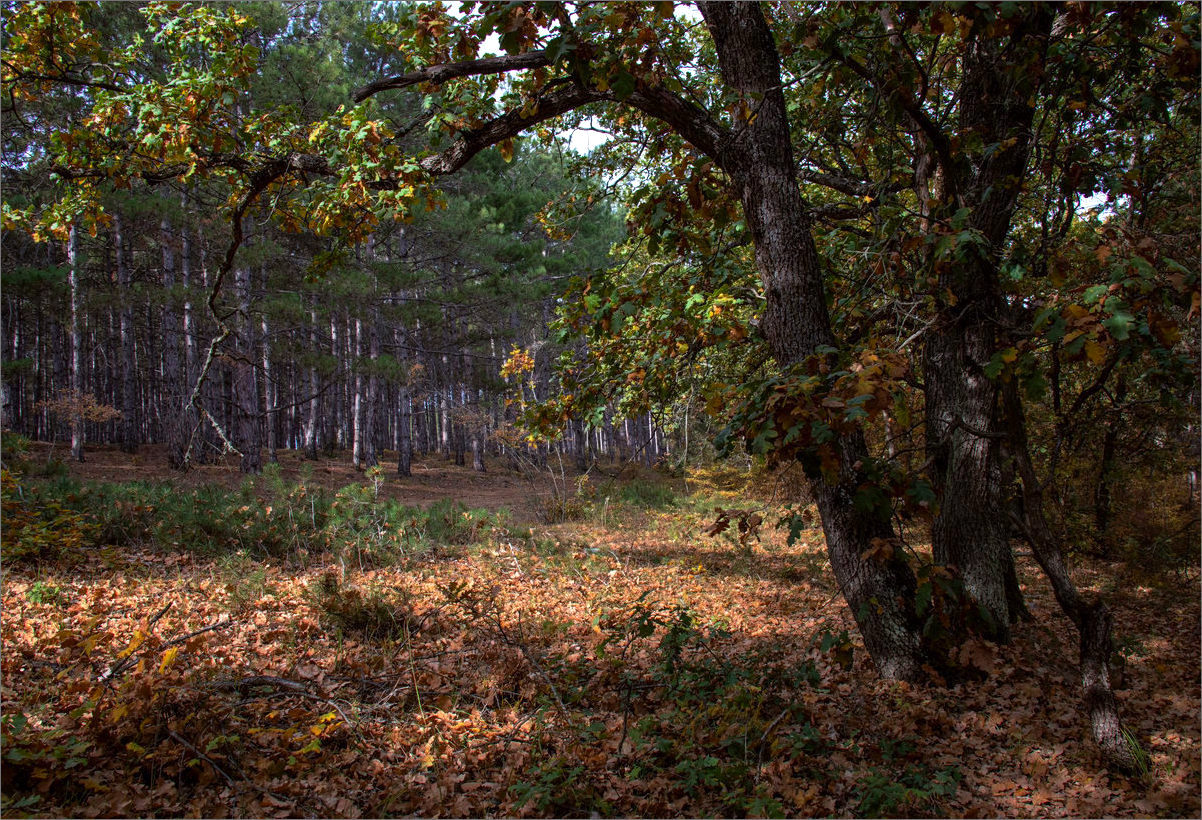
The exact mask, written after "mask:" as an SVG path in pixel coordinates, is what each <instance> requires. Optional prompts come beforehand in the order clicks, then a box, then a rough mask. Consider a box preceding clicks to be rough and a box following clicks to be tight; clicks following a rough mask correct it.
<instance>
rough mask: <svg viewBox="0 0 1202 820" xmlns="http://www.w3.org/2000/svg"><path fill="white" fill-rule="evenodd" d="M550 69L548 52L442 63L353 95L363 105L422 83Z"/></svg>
mask: <svg viewBox="0 0 1202 820" xmlns="http://www.w3.org/2000/svg"><path fill="white" fill-rule="evenodd" d="M549 65H551V59H550V58H549V57H548V56H547V53H546V52H545V51H527V52H526V53H525V54H513V55H508V56H505V57H483V58H481V59H479V60H465V61H463V62H460V63H442V64H441V65H431V66H426V67H425V68H421V69H418V70H417V71H410V72H409V73H408V74H398V75H397V76H395V77H389V78H388V79H385V80H376V81H375V82H374V83H369V84H368V85H365V86H363V88H360V89H359V90H358V91H356V92H355V93H354V94H353V95H351V98H352V99H353V100H354V101H355V102H363V101H364V100H366V99H367V98H368V97H371V96H374V95H376V94H379V93H380V92H381V91H388V90H391V89H399V88H410V87H412V86H415V85H421V84H423V83H429V84H432V85H442V84H443V83H445V82H447V81H449V80H457V79H460V78H462V77H480V76H483V75H485V74H505V73H507V72H510V71H522V70H525V69H528V68H545V67H546V66H549Z"/></svg>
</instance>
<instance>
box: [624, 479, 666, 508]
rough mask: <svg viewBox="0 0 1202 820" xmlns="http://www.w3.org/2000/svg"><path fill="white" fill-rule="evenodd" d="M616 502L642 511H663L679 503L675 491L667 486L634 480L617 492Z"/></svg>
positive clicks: (656, 482) (654, 482) (660, 483)
mask: <svg viewBox="0 0 1202 820" xmlns="http://www.w3.org/2000/svg"><path fill="white" fill-rule="evenodd" d="M617 497H618V501H620V502H621V503H623V504H628V505H630V506H631V507H637V508H639V509H644V510H663V509H668V508H669V507H675V506H676V505H677V504H679V503H680V498H679V497H678V496H677V494H676V491H675V490H673V489H672V488H671V487H670V486H668V485H667V484H664V483H662V482H658V481H648V480H647V479H643V478H635V479H634V480H632V481H628V482H626V483H625V484H623V485H622V486H621V488H620V489H619V490H618V496H617Z"/></svg>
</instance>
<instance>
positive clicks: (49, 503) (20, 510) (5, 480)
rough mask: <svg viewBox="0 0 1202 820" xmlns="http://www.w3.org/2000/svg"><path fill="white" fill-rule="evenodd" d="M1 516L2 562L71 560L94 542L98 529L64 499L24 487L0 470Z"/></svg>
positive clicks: (40, 490) (38, 488)
mask: <svg viewBox="0 0 1202 820" xmlns="http://www.w3.org/2000/svg"><path fill="white" fill-rule="evenodd" d="M0 514H2V516H3V520H4V543H3V546H2V547H0V550H2V554H3V557H4V560H7V561H13V560H17V561H34V560H42V559H46V560H49V559H54V558H57V557H59V556H62V555H67V556H72V555H74V554H75V553H77V552H78V551H79V550H80V549H82V548H83V547H85V546H88V545H89V544H91V543H92V541H93V539H94V538H95V535H96V532H97V527H96V524H95V523H93V522H92V521H91V520H89V518H88V517H87V516H85V515H83V514H81V513H79V512H77V511H75V510H74V509H72V508H71V506H69V504H68V502H67V500H66V499H63V498H60V497H58V496H57V495H56V494H55V493H53V492H49V493H47V492H44V491H43V489H42V488H41V487H37V486H30V487H26V486H24V485H23V484H22V482H21V481H20V480H18V478H17V477H16V476H14V475H13V474H12V473H10V472H9V471H8V470H7V469H0Z"/></svg>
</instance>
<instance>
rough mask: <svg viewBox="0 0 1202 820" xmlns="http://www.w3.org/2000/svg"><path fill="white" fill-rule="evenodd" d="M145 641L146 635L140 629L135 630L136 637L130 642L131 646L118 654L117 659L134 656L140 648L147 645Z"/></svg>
mask: <svg viewBox="0 0 1202 820" xmlns="http://www.w3.org/2000/svg"><path fill="white" fill-rule="evenodd" d="M145 641H146V633H145V632H143V631H142V630H140V629H135V630H134V637H133V639H132V640H130V642H129V646H127V647H125V648H124V649H122V650H121V651H120V652H119V653H118V654H117V659H118V660H121V659H123V658H128V657H129V656H130V655H132V654H134V652H137V651H138V647H139V646H141V645H142V644H143V643H145Z"/></svg>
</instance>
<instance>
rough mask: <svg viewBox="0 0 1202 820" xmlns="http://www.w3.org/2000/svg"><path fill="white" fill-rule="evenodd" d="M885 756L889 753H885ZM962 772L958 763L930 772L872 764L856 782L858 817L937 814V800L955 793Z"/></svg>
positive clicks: (922, 768)
mask: <svg viewBox="0 0 1202 820" xmlns="http://www.w3.org/2000/svg"><path fill="white" fill-rule="evenodd" d="M885 757H886V758H889V757H890V756H889V755H888V754H886V755H885ZM963 777H964V775H963V774H962V773H961V772H960V768H959V767H958V766H949V767H947V768H946V769H940V770H939V771H936V772H931V770H930V769H928V768H927V767H925V766H915V765H909V766H906V767H904V768H902V769H901V770H898V769H897V768H896V767H893V766H874V767H872V769H871V770H870V771H869V773H868V775H867V776H865V777H863V778H861V779H860V780H859V781H858V782H857V783H856V788H855V795H856V800H857V804H856V812H855V813H856V815H857V816H859V817H906V816H909V817H915V816H918V814H919V813H920V812H922V813H927V814H938V813H939V811H938V810H939V803H940V801H941V800H943V799H944V798H947V797H950V796H952V795H953V794H955V793H956V789H958V788H959V786H960V781H961V780H962V779H963Z"/></svg>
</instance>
